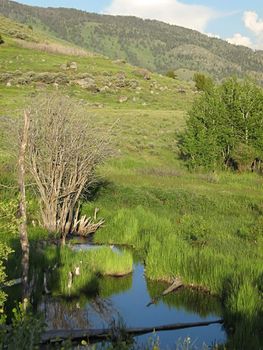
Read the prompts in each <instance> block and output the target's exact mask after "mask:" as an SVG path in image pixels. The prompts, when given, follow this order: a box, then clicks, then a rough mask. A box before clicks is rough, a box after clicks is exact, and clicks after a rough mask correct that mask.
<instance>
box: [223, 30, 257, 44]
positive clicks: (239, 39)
mask: <svg viewBox="0 0 263 350" xmlns="http://www.w3.org/2000/svg"><path fill="white" fill-rule="evenodd" d="M226 41H228V42H229V43H230V44H234V45H243V46H247V47H250V48H253V43H252V41H251V40H250V38H249V37H247V36H243V35H241V34H240V33H236V34H234V36H233V37H232V38H228V39H226Z"/></svg>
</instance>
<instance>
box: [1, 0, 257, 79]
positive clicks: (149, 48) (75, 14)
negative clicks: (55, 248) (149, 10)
mask: <svg viewBox="0 0 263 350" xmlns="http://www.w3.org/2000/svg"><path fill="white" fill-rule="evenodd" d="M0 11H1V12H2V13H3V14H4V15H6V16H9V17H10V18H13V19H16V20H17V21H20V22H23V23H27V24H30V25H32V26H33V27H34V28H35V27H37V28H41V29H42V30H45V31H48V32H49V33H52V34H53V35H55V36H57V37H59V38H62V39H65V40H67V41H70V42H72V43H75V44H77V45H79V46H82V47H85V48H87V49H88V50H91V51H95V52H98V53H102V54H104V55H106V56H109V57H111V58H112V59H117V58H123V59H125V60H127V61H128V62H129V63H131V64H134V65H137V66H142V67H145V68H148V69H150V70H153V71H159V72H162V73H164V72H167V71H168V70H170V69H173V70H175V71H177V70H179V74H180V73H182V69H185V70H186V72H185V74H184V77H186V78H187V77H188V76H189V73H190V76H191V71H196V70H198V71H204V72H207V73H209V74H211V75H213V76H214V77H216V78H219V79H221V78H223V77H226V76H228V75H230V74H232V75H233V74H236V75H238V76H240V77H244V76H246V75H249V76H251V77H253V78H255V79H257V80H258V81H260V82H262V81H263V74H262V67H263V53H262V51H258V52H253V51H252V50H251V49H249V48H246V47H243V46H234V45H231V44H228V43H227V42H225V41H223V40H219V39H216V38H209V37H208V36H206V35H203V34H201V33H199V32H197V31H193V30H190V29H186V28H182V27H178V26H174V25H173V26H172V25H168V24H165V23H162V22H158V21H151V20H142V19H139V18H135V17H122V16H117V17H116V16H105V15H97V14H90V13H87V12H83V11H78V10H74V9H64V8H59V9H55V8H39V7H37V8H36V7H30V6H25V5H21V4H18V3H15V2H13V1H9V0H0Z"/></svg>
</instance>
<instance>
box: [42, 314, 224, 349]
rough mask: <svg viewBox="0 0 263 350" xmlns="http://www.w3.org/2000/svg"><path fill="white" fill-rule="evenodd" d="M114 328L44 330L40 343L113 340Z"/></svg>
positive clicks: (135, 330) (184, 325)
mask: <svg viewBox="0 0 263 350" xmlns="http://www.w3.org/2000/svg"><path fill="white" fill-rule="evenodd" d="M222 323H223V320H222V319H220V320H215V321H208V322H193V323H175V324H169V325H163V326H156V327H145V328H127V329H125V334H127V335H131V336H139V335H143V334H147V333H153V332H161V331H173V330H178V329H186V328H194V327H206V326H209V325H212V324H222ZM116 334H118V333H116V329H75V330H50V331H47V332H45V333H44V334H43V335H42V337H41V344H47V343H50V342H62V341H64V340H66V339H71V340H72V341H81V340H83V339H89V340H90V341H103V340H114V339H115V338H116Z"/></svg>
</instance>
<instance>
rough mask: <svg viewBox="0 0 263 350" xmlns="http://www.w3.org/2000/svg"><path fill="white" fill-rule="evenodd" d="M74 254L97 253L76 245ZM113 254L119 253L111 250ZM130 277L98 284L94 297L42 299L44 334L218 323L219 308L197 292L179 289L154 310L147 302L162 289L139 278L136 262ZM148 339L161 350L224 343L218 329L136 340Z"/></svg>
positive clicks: (141, 268)
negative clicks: (185, 341)
mask: <svg viewBox="0 0 263 350" xmlns="http://www.w3.org/2000/svg"><path fill="white" fill-rule="evenodd" d="M74 249H76V250H80V249H85V250H89V249H99V246H94V245H92V244H80V245H76V246H75V248H74ZM112 249H113V250H115V252H116V253H118V254H121V251H120V250H119V249H118V248H116V247H112ZM134 260H135V263H134V267H133V273H132V275H129V276H126V277H122V278H113V277H104V278H102V279H101V284H100V291H99V296H96V297H90V296H86V295H85V294H84V295H81V296H80V297H79V299H76V298H74V299H67V300H65V299H63V300H61V299H55V298H51V297H47V298H46V299H45V300H44V301H43V302H42V303H41V305H40V309H41V311H44V313H45V317H46V322H47V325H48V328H49V329H61V328H64V329H70V328H86V327H90V328H108V327H111V326H112V325H113V324H115V325H116V324H117V325H119V324H123V325H125V326H126V327H151V326H158V325H165V324H173V323H183V322H203V321H212V320H217V319H219V318H221V317H222V309H221V305H220V302H219V301H218V300H217V299H215V298H214V297H210V296H208V295H204V294H201V293H199V292H196V291H192V290H186V289H180V290H179V291H177V292H174V293H171V294H169V295H166V296H164V297H162V298H160V299H158V301H157V302H156V303H155V304H151V305H150V306H149V302H150V301H151V300H152V299H154V298H155V297H156V296H159V295H160V294H161V293H162V292H163V291H164V290H165V289H166V288H167V285H166V284H163V283H157V282H150V281H148V280H147V279H146V278H145V276H144V266H143V264H142V262H141V261H140V260H139V259H137V260H136V257H135V259H134ZM149 337H151V338H154V339H157V338H158V340H159V344H160V346H161V349H175V348H176V344H178V342H180V339H181V340H183V339H185V338H187V337H189V338H190V339H191V343H192V344H194V346H193V345H192V347H191V349H201V348H202V346H203V344H206V345H207V346H211V345H214V344H222V343H225V342H226V333H225V331H224V329H223V328H222V325H220V324H215V325H210V326H207V327H198V328H188V329H186V330H176V331H165V332H157V333H156V334H154V335H144V336H140V337H138V338H137V342H138V343H139V344H142V343H144V344H145V343H147V340H148V339H149Z"/></svg>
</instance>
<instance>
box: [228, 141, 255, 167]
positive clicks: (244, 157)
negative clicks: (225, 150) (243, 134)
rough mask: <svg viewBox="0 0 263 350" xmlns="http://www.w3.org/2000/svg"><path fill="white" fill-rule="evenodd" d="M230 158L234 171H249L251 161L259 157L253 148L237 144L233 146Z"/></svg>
mask: <svg viewBox="0 0 263 350" xmlns="http://www.w3.org/2000/svg"><path fill="white" fill-rule="evenodd" d="M231 156H232V159H233V162H234V166H235V167H236V169H238V170H239V171H249V170H251V165H252V163H253V161H254V160H255V159H256V158H257V157H258V156H259V153H258V151H257V150H256V149H255V148H254V147H253V146H250V145H247V144H244V143H239V144H237V145H235V146H234V148H233V150H232V152H231Z"/></svg>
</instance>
